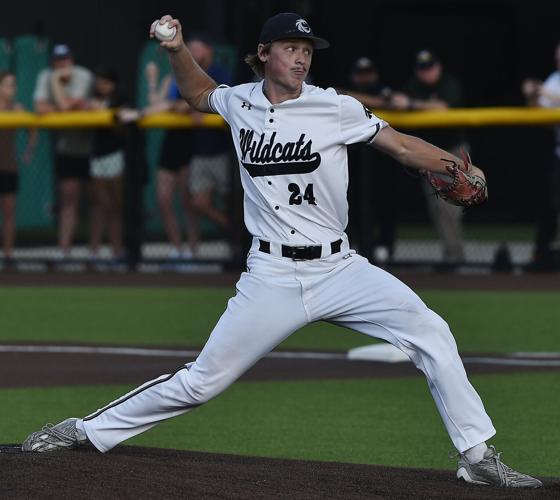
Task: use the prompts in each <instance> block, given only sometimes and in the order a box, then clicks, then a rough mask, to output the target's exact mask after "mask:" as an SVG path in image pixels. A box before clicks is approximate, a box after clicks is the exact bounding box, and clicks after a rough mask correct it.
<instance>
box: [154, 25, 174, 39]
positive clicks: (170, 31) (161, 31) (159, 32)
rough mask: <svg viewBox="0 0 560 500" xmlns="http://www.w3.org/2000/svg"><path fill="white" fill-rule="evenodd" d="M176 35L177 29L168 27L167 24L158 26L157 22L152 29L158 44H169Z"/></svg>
mask: <svg viewBox="0 0 560 500" xmlns="http://www.w3.org/2000/svg"><path fill="white" fill-rule="evenodd" d="M176 34H177V28H176V27H175V26H173V27H170V26H169V23H165V24H159V22H158V23H157V24H156V27H155V28H154V35H155V37H156V38H157V39H158V40H159V41H160V42H169V41H170V40H173V38H175V35H176Z"/></svg>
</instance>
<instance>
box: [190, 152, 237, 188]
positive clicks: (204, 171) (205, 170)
mask: <svg viewBox="0 0 560 500" xmlns="http://www.w3.org/2000/svg"><path fill="white" fill-rule="evenodd" d="M189 166H190V171H191V172H190V182H189V188H190V191H191V193H201V192H204V191H216V192H218V193H220V194H226V193H228V192H229V190H230V168H231V165H230V161H229V155H228V154H223V155H215V156H195V157H193V159H192V160H191V162H190V165H189Z"/></svg>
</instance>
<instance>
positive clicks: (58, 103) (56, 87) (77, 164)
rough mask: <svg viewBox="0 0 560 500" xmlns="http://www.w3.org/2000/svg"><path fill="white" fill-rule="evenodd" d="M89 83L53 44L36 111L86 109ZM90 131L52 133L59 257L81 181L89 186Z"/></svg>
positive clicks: (72, 228) (66, 250) (67, 243)
mask: <svg viewBox="0 0 560 500" xmlns="http://www.w3.org/2000/svg"><path fill="white" fill-rule="evenodd" d="M92 87H93V75H92V73H91V72H90V71H89V70H88V69H86V68H83V67H81V66H77V65H75V64H74V56H73V54H72V51H71V50H70V48H69V47H68V46H67V45H64V44H59V45H55V46H54V48H53V52H52V68H47V69H44V70H43V71H41V73H40V74H39V77H38V79H37V84H36V86H35V92H34V94H33V100H34V101H35V110H36V111H37V113H49V112H55V111H75V110H83V109H87V108H88V106H89V99H90V97H91V91H92ZM91 151H92V133H91V131H88V130H70V129H65V130H60V131H58V132H56V133H55V159H54V163H55V178H56V182H57V186H58V209H59V214H58V215H59V220H58V224H59V228H58V244H59V249H60V253H59V255H58V257H59V258H61V259H64V258H66V257H68V256H69V254H70V251H71V246H72V242H73V239H74V234H75V232H76V225H77V222H78V208H79V200H80V191H81V187H82V186H81V184H86V185H87V188H88V189H89V180H90V174H89V169H90V165H89V156H90V154H91Z"/></svg>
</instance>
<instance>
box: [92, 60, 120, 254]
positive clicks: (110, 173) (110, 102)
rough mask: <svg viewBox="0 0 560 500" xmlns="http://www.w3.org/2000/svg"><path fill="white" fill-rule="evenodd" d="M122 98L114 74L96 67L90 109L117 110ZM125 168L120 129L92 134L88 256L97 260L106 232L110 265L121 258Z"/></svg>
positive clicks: (114, 72) (107, 129) (107, 69)
mask: <svg viewBox="0 0 560 500" xmlns="http://www.w3.org/2000/svg"><path fill="white" fill-rule="evenodd" d="M124 104H125V99H124V98H123V96H122V95H121V94H120V93H119V88H118V78H117V74H116V71H114V70H113V69H111V68H98V70H97V71H96V72H95V83H94V92H93V99H92V101H91V106H90V107H91V109H109V108H119V107H122V106H123V105H124ZM124 167H125V137H124V131H123V130H122V128H119V127H114V128H113V127H112V128H103V129H98V130H96V131H95V136H94V146H93V155H92V158H91V162H90V174H91V177H92V180H93V209H92V215H91V219H92V220H91V242H90V244H91V253H92V258H93V259H94V260H97V259H98V258H99V249H100V246H101V243H102V240H103V234H104V232H105V230H108V233H109V242H110V244H111V250H112V258H113V262H114V263H117V262H119V261H120V260H122V259H123V257H124V255H123V214H122V212H123V174H124Z"/></svg>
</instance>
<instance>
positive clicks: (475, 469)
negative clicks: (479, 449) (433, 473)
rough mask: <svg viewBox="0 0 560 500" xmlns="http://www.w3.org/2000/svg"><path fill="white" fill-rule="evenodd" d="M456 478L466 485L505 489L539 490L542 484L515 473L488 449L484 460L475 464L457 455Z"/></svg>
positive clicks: (490, 448)
mask: <svg viewBox="0 0 560 500" xmlns="http://www.w3.org/2000/svg"><path fill="white" fill-rule="evenodd" d="M457 478H458V479H463V480H465V481H466V482H467V483H473V484H486V485H492V486H503V487H507V488H541V487H542V483H541V482H540V481H539V480H538V479H535V478H534V477H531V476H528V475H527V474H522V473H521V472H517V471H516V470H513V469H512V468H510V467H508V466H507V465H506V464H504V463H503V462H502V461H501V460H500V453H497V452H496V448H494V447H493V446H490V447H488V449H487V450H486V452H485V453H484V458H483V459H482V460H481V461H480V462H477V463H475V464H471V463H469V461H468V460H467V458H466V457H465V455H464V454H460V455H459V465H458V468H457Z"/></svg>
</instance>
